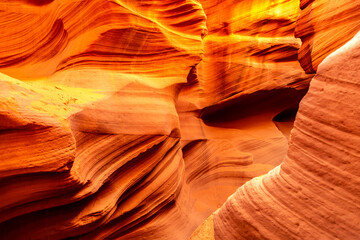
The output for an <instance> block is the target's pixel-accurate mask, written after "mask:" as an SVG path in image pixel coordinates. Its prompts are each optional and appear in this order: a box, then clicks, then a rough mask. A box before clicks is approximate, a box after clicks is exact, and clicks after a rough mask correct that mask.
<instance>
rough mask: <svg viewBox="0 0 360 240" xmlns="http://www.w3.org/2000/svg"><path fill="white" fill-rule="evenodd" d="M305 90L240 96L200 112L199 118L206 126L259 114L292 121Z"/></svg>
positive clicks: (274, 91)
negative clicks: (268, 114) (267, 114)
mask: <svg viewBox="0 0 360 240" xmlns="http://www.w3.org/2000/svg"><path fill="white" fill-rule="evenodd" d="M306 92H307V89H305V90H296V89H293V88H286V89H274V90H269V91H266V90H262V91H258V92H255V93H252V94H247V95H241V96H239V97H236V98H233V99H231V100H229V101H226V102H223V103H219V104H217V105H213V106H210V107H207V108H204V109H203V111H202V112H201V118H202V119H203V121H204V122H205V123H206V124H207V125H210V126H211V125H217V124H218V123H224V122H231V121H235V120H239V119H242V118H247V117H251V116H255V115H259V114H264V113H270V114H273V116H274V119H273V120H274V121H287V120H286V119H292V121H293V119H294V116H295V115H296V111H297V108H298V105H299V102H300V101H301V99H302V98H303V97H304V95H305V94H306Z"/></svg>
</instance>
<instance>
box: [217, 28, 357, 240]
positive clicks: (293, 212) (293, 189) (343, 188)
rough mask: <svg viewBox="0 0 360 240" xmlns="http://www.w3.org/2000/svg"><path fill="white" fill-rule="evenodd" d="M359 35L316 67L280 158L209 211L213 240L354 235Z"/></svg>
mask: <svg viewBox="0 0 360 240" xmlns="http://www.w3.org/2000/svg"><path fill="white" fill-rule="evenodd" d="M359 53H360V34H357V35H356V36H355V37H354V38H353V39H352V40H351V41H349V42H348V43H347V44H346V45H345V46H343V47H342V48H340V49H339V50H337V51H335V52H334V53H333V54H331V55H330V56H328V57H327V58H326V59H325V60H324V61H323V62H322V63H321V64H320V66H319V68H318V72H317V75H316V76H315V77H314V78H313V80H312V82H311V84H310V89H309V91H308V93H307V95H306V96H305V97H304V99H303V100H302V102H301V104H300V108H299V112H298V114H297V117H296V120H295V125H294V129H293V130H292V134H291V140H290V144H289V150H288V153H287V156H286V158H285V160H284V162H283V163H282V164H281V165H280V166H279V167H276V168H275V169H274V170H272V171H271V172H270V173H269V174H267V175H266V176H265V177H264V178H262V179H261V178H260V179H254V180H252V181H249V182H247V183H246V184H245V185H244V186H242V187H241V188H239V189H238V190H237V191H236V193H234V195H232V196H231V197H230V198H229V199H228V200H227V202H226V203H225V204H224V205H223V207H222V208H221V209H220V210H219V211H218V212H217V213H215V215H214V228H215V230H214V231H215V238H216V239H358V236H359V233H360V228H359V222H360V216H359V212H360V206H359V205H358V202H359V201H358V200H359V197H360V195H359V193H360V189H359V180H360V178H359V177H360V176H359V167H360V161H359V153H360V152H359V148H358V146H359V145H360V131H359V130H360V128H359V124H358V122H357V119H359V117H360V115H359V111H358V110H359V109H358V106H359V104H360V94H359V91H358V88H359V86H360V82H359V79H358V73H359V72H360V67H359V66H360V58H359Z"/></svg>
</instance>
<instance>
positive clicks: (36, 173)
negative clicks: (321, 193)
mask: <svg viewBox="0 0 360 240" xmlns="http://www.w3.org/2000/svg"><path fill="white" fill-rule="evenodd" d="M298 6H299V1H295V0H277V1H275V0H273V1H270V0H246V1H234V0H226V1H208V0H200V1H196V0H186V1H185V0H145V1H144V0H142V1H140V0H86V1H70V0H69V1H64V0H47V1H46V0H42V1H41V0H12V1H10V0H5V1H1V3H0V24H1V31H0V38H1V39H2V41H0V72H1V74H0V156H1V158H2V161H1V163H0V191H1V193H2V195H1V196H2V197H1V198H0V236H1V238H4V239H64V238H70V239H142V238H143V239H187V238H188V237H189V236H190V235H191V233H192V232H193V231H194V230H195V229H196V227H197V226H199V225H200V224H201V223H202V222H203V221H204V219H205V218H206V217H208V216H209V215H210V214H211V213H212V212H213V211H214V210H216V209H217V208H219V207H220V206H221V205H222V204H223V203H224V202H225V201H226V199H227V197H228V196H230V195H231V194H232V193H233V192H234V191H235V190H236V189H237V188H238V187H240V186H241V185H242V184H244V183H245V182H247V181H248V180H250V179H251V178H253V177H256V176H259V175H263V174H266V173H267V172H268V171H269V170H271V169H272V168H274V167H275V166H277V165H279V164H280V163H281V162H282V160H283V158H284V156H285V154H286V151H287V147H288V141H287V139H288V138H289V135H290V129H291V128H292V124H293V120H294V115H295V113H296V111H297V107H298V103H299V101H300V99H301V98H302V97H303V96H304V94H305V93H306V91H307V88H308V84H309V80H310V78H311V77H312V75H308V74H306V73H305V72H304V71H303V69H302V68H301V66H300V64H299V62H298V60H297V59H298V50H299V48H300V46H301V40H300V39H297V38H295V37H294V32H295V21H296V19H297V18H298V16H299V14H300V9H299V7H298ZM300 54H301V51H300ZM300 57H301V56H300ZM214 219H215V221H220V220H219V217H218V216H215V217H214ZM219 226H220V225H219ZM215 230H216V231H215V234H219V231H218V228H216V229H215ZM217 236H220V239H221V236H222V235H221V234H220V235H217ZM224 236H225V235H224Z"/></svg>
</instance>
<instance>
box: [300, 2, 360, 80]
mask: <svg viewBox="0 0 360 240" xmlns="http://www.w3.org/2000/svg"><path fill="white" fill-rule="evenodd" d="M300 7H301V9H302V11H301V15H300V17H299V20H298V22H297V25H296V31H295V36H296V37H299V38H301V40H302V42H303V44H302V45H301V48H300V51H299V61H300V63H301V66H302V67H303V68H304V70H305V71H306V72H307V73H315V72H316V70H317V68H318V66H319V64H320V63H321V62H322V61H323V60H324V58H326V56H328V55H329V54H330V53H332V52H333V51H335V50H336V49H338V48H339V47H341V46H342V45H344V44H345V43H346V42H347V41H349V40H350V39H351V38H352V37H353V36H354V35H355V34H356V33H357V32H358V31H360V2H359V1H352V0H344V1H334V0H301V1H300Z"/></svg>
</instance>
